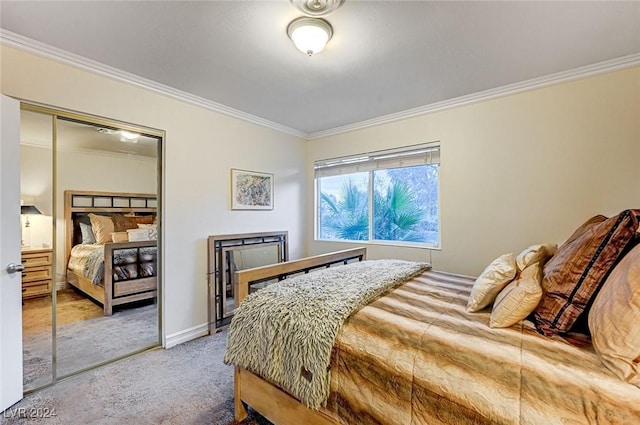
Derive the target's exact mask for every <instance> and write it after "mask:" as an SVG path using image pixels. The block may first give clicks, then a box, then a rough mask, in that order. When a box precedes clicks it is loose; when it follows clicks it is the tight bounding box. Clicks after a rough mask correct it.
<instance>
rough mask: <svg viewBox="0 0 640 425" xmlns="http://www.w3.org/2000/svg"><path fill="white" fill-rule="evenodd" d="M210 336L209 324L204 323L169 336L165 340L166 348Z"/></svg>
mask: <svg viewBox="0 0 640 425" xmlns="http://www.w3.org/2000/svg"><path fill="white" fill-rule="evenodd" d="M205 335H209V324H208V323H203V324H201V325H197V326H194V327H192V328H189V329H185V330H183V331H180V332H176V333H174V334H171V335H167V336H165V338H164V344H163V345H164V348H171V347H175V346H176V345H178V344H182V343H183V342H187V341H191V340H192V339H196V338H200V337H201V336H205Z"/></svg>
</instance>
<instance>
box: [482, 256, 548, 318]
mask: <svg viewBox="0 0 640 425" xmlns="http://www.w3.org/2000/svg"><path fill="white" fill-rule="evenodd" d="M541 282H542V266H541V265H540V263H533V264H531V265H530V266H528V267H526V268H525V269H524V270H523V271H522V273H521V274H520V276H519V277H518V278H517V279H516V280H514V281H513V282H511V283H510V284H508V285H507V286H506V287H505V288H504V289H503V290H502V291H500V293H499V294H498V296H497V297H496V301H495V302H494V303H493V310H492V311H491V319H490V321H489V326H490V327H492V328H507V327H509V326H511V325H515V324H516V323H518V322H519V321H521V320H523V319H525V318H526V317H527V316H528V315H530V314H531V313H532V312H533V310H534V309H535V308H536V306H537V305H538V303H539V302H540V299H542V286H541V285H540V284H541Z"/></svg>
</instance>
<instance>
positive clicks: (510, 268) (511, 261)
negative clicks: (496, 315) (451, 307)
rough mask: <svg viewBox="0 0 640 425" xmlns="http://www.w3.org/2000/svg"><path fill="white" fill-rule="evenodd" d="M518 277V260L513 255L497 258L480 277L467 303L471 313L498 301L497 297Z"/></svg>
mask: <svg viewBox="0 0 640 425" xmlns="http://www.w3.org/2000/svg"><path fill="white" fill-rule="evenodd" d="M515 277H516V259H515V257H514V255H513V253H509V254H504V255H501V256H500V257H498V258H496V259H495V260H493V261H492V262H491V264H489V265H488V266H487V268H486V269H484V271H483V272H482V273H481V274H480V276H478V278H477V279H476V281H475V282H474V283H473V287H472V288H471V295H470V296H469V301H468V302H467V311H468V312H470V313H473V312H476V311H478V310H482V309H483V308H485V307H486V306H488V305H489V304H491V303H492V302H493V300H495V299H496V295H498V293H499V292H500V291H501V290H502V288H504V287H505V286H507V284H508V283H509V282H511V281H512V280H513V279H514V278H515Z"/></svg>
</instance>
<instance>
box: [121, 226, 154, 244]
mask: <svg viewBox="0 0 640 425" xmlns="http://www.w3.org/2000/svg"><path fill="white" fill-rule="evenodd" d="M127 235H128V236H129V242H137V241H148V240H149V239H150V238H149V229H129V230H127Z"/></svg>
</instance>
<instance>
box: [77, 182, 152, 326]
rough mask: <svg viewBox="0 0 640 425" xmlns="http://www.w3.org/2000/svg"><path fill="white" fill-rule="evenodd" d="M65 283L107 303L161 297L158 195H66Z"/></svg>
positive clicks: (108, 308)
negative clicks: (159, 293)
mask: <svg viewBox="0 0 640 425" xmlns="http://www.w3.org/2000/svg"><path fill="white" fill-rule="evenodd" d="M64 196H65V229H66V258H67V267H66V269H67V270H66V280H67V282H68V284H69V285H71V286H73V287H74V288H76V289H78V290H80V291H82V292H83V293H84V294H86V295H88V296H89V297H91V298H92V299H94V300H95V301H97V302H99V303H100V304H102V306H103V309H104V314H105V316H110V315H111V314H113V308H114V307H115V306H123V305H126V304H129V303H132V302H136V301H143V300H149V299H155V298H156V297H157V222H156V210H157V199H156V196H155V195H153V194H137V193H119V192H94V191H92V192H88V191H72V190H67V191H65V194H64Z"/></svg>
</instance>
